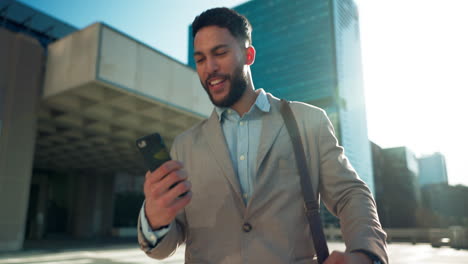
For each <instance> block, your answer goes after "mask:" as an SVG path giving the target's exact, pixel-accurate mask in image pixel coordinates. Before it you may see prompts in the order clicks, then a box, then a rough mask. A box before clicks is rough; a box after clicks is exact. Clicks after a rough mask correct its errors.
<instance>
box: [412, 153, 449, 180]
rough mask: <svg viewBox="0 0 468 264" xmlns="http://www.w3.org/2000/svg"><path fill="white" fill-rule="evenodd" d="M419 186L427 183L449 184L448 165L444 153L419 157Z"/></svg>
mask: <svg viewBox="0 0 468 264" xmlns="http://www.w3.org/2000/svg"><path fill="white" fill-rule="evenodd" d="M418 163H419V186H421V187H422V186H424V185H427V184H438V183H443V184H448V176H447V166H446V165H445V157H444V155H442V153H439V152H437V153H434V154H432V155H426V156H423V157H421V158H419V159H418Z"/></svg>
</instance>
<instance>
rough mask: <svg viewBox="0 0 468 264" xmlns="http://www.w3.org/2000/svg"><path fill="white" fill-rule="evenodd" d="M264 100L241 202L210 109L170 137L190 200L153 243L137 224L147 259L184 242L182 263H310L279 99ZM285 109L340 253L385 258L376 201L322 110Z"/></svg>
mask: <svg viewBox="0 0 468 264" xmlns="http://www.w3.org/2000/svg"><path fill="white" fill-rule="evenodd" d="M268 100H269V101H270V103H271V110H270V112H269V113H265V114H264V117H263V121H262V122H263V127H262V133H261V139H260V146H259V151H258V157H257V164H256V171H257V174H256V178H255V180H254V182H255V184H254V192H253V194H252V196H251V198H250V200H249V201H248V203H247V204H245V203H244V201H243V199H242V196H241V189H240V186H239V181H238V179H237V176H236V175H235V173H234V170H233V167H232V162H231V159H230V156H229V151H228V149H227V145H226V141H225V139H224V136H223V131H222V128H221V126H220V122H219V120H218V116H217V114H216V112H215V111H213V113H212V115H211V117H210V118H208V119H206V120H204V121H202V122H201V123H199V124H198V125H196V126H194V127H193V128H191V129H189V130H188V131H186V132H184V133H182V134H181V135H179V136H178V137H177V138H176V140H175V141H174V144H173V148H172V150H171V154H172V157H173V159H176V160H180V161H182V162H183V163H184V166H185V169H186V170H187V172H188V174H189V179H190V181H191V183H192V191H193V198H192V201H191V203H190V204H189V205H188V206H187V207H186V208H185V210H184V211H183V212H182V213H181V214H179V215H178V217H177V218H176V220H175V223H172V227H171V230H170V231H169V232H168V233H167V235H166V236H165V237H164V238H163V239H162V240H161V241H160V242H159V243H158V244H157V246H156V247H155V248H151V247H149V246H148V242H147V241H146V240H145V239H144V237H143V235H142V232H141V230H140V227H138V239H139V243H140V245H141V248H142V249H143V250H144V251H145V252H146V253H147V254H148V256H150V257H153V258H157V259H163V258H166V257H168V256H169V255H171V254H172V253H173V252H174V251H175V250H176V249H177V247H178V246H179V245H181V244H183V243H186V252H185V262H186V263H268V264H274V263H316V260H315V258H314V257H315V250H314V246H313V242H312V238H311V235H310V231H309V227H308V223H307V218H306V216H305V214H304V206H303V200H302V194H301V190H300V180H299V175H298V172H297V168H296V164H295V161H294V155H293V149H292V145H291V141H290V138H289V135H288V133H287V130H286V127H285V125H284V122H283V119H282V117H281V114H280V112H279V108H280V101H279V100H278V99H277V98H275V97H273V96H272V95H271V94H268ZM291 108H292V110H293V113H294V115H295V117H296V119H297V122H298V126H299V131H300V134H301V138H302V141H303V144H304V146H305V152H306V156H307V160H308V164H307V165H308V168H309V171H310V176H311V180H312V184H313V188H314V189H315V193H316V194H319V195H320V198H321V199H323V201H324V203H325V205H326V206H327V208H328V209H329V210H330V211H331V212H332V213H333V214H335V215H337V216H338V217H339V218H340V222H341V229H342V234H343V238H344V240H345V243H346V250H347V251H353V250H356V249H364V250H368V251H370V252H372V253H374V254H375V255H377V256H379V257H380V258H381V259H382V260H384V262H385V263H387V261H388V258H387V254H386V244H385V239H386V234H385V232H384V231H383V230H382V228H381V226H380V223H379V220H378V216H377V210H376V206H375V202H374V199H373V198H372V195H371V193H370V191H369V189H368V187H367V186H366V185H365V184H364V182H363V181H361V180H360V179H359V177H358V176H357V174H356V172H355V170H354V169H353V168H352V167H351V165H350V164H349V161H348V159H347V158H346V157H345V155H344V152H343V148H342V147H340V146H339V145H338V142H337V139H336V137H335V136H334V131H333V127H332V125H331V123H330V121H329V119H328V118H327V116H326V114H325V112H324V111H323V110H321V109H319V108H316V107H314V106H311V105H307V104H303V103H298V102H294V103H291ZM138 222H140V221H138ZM249 226H250V227H251V230H250V231H248V232H246V230H249V228H248V227H249Z"/></svg>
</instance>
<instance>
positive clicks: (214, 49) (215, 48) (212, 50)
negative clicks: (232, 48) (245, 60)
mask: <svg viewBox="0 0 468 264" xmlns="http://www.w3.org/2000/svg"><path fill="white" fill-rule="evenodd" d="M228 47H229V45H228V44H220V45H217V46H215V47H214V48H212V49H211V50H210V51H211V52H215V51H217V50H219V49H222V48H228ZM197 55H198V56H203V52H201V51H195V52H194V53H193V56H194V57H195V56H197Z"/></svg>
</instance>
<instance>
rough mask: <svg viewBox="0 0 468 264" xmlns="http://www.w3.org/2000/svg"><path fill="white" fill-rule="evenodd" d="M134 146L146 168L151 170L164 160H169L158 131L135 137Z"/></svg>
mask: <svg viewBox="0 0 468 264" xmlns="http://www.w3.org/2000/svg"><path fill="white" fill-rule="evenodd" d="M136 146H137V148H138V150H140V153H141V154H142V156H143V160H144V162H145V165H146V168H147V169H148V170H149V171H151V172H153V171H155V170H156V169H157V168H159V166H161V165H162V164H163V163H164V162H166V161H169V160H171V157H170V155H169V152H168V151H167V148H166V146H165V145H164V142H163V139H162V137H161V135H160V134H159V133H154V134H151V135H147V136H144V137H142V138H139V139H137V140H136Z"/></svg>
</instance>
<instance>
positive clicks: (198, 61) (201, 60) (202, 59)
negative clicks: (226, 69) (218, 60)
mask: <svg viewBox="0 0 468 264" xmlns="http://www.w3.org/2000/svg"><path fill="white" fill-rule="evenodd" d="M204 60H205V58H201V59H198V60H195V62H196V63H200V62H203V61H204Z"/></svg>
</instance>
